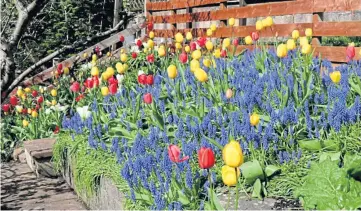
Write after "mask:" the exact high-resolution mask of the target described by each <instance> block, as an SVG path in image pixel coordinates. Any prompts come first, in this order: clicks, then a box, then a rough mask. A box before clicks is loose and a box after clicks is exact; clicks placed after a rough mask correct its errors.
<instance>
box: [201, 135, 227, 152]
mask: <svg viewBox="0 0 361 211" xmlns="http://www.w3.org/2000/svg"><path fill="white" fill-rule="evenodd" d="M202 135H203V137H204V138H205V139H207V140H208V141H209V142H211V143H212V144H213V145H214V146H216V147H218V148H219V149H220V150H222V149H223V146H222V145H220V144H219V143H218V142H217V141H216V140H214V139H212V138H208V137H207V136H205V135H204V134H203V133H202Z"/></svg>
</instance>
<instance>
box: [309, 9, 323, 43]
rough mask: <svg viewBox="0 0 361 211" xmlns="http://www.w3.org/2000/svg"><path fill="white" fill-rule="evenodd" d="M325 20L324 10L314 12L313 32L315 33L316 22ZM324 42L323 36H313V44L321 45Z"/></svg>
mask: <svg viewBox="0 0 361 211" xmlns="http://www.w3.org/2000/svg"><path fill="white" fill-rule="evenodd" d="M321 21H323V12H318V13H313V17H312V34H314V31H315V30H314V28H315V27H314V26H315V23H316V24H317V23H318V22H321ZM321 42H322V37H321V36H312V41H311V44H312V45H313V46H320V45H321Z"/></svg>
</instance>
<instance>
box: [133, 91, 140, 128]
mask: <svg viewBox="0 0 361 211" xmlns="http://www.w3.org/2000/svg"><path fill="white" fill-rule="evenodd" d="M140 103H141V96H140V95H138V96H137V104H136V106H135V110H134V113H133V123H135V122H136V121H137V119H138V114H139V109H140Z"/></svg>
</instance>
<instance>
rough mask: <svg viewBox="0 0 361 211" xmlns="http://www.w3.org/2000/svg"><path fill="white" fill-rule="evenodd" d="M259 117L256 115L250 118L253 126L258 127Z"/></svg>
mask: <svg viewBox="0 0 361 211" xmlns="http://www.w3.org/2000/svg"><path fill="white" fill-rule="evenodd" d="M259 119H260V118H259V115H258V114H256V113H254V114H252V115H251V116H250V117H249V122H250V123H251V125H252V126H257V125H258V123H259Z"/></svg>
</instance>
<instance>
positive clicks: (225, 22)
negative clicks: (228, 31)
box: [219, 2, 227, 27]
mask: <svg viewBox="0 0 361 211" xmlns="http://www.w3.org/2000/svg"><path fill="white" fill-rule="evenodd" d="M226 8H227V2H221V3H220V4H219V10H223V9H226ZM219 26H220V27H224V26H227V20H220V21H219Z"/></svg>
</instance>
